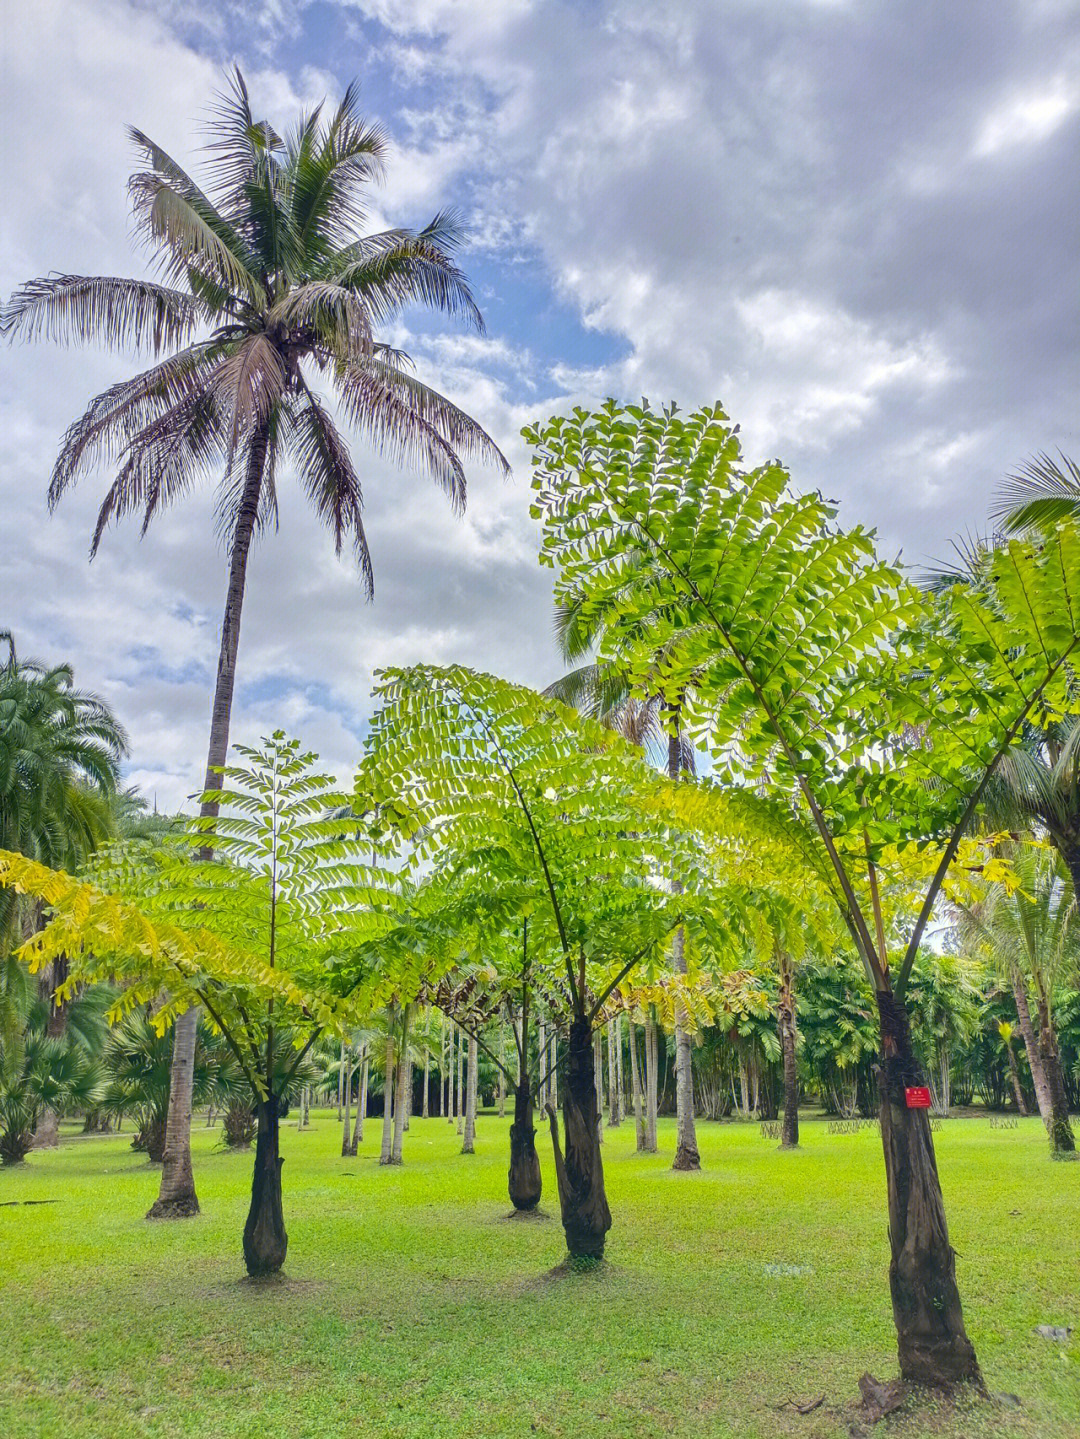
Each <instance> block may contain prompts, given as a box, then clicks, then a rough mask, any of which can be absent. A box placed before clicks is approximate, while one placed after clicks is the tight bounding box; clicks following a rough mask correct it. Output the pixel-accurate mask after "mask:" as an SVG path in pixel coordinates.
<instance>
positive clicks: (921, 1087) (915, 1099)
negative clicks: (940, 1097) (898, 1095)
mask: <svg viewBox="0 0 1080 1439" xmlns="http://www.w3.org/2000/svg"><path fill="white" fill-rule="evenodd" d="M904 1098H905V1099H906V1100H907V1107H908V1108H909V1109H929V1108H930V1091H929V1090H928V1089H927V1087H926V1085H925V1084H912V1085H909V1086H908V1088H907V1089H905V1090H904Z"/></svg>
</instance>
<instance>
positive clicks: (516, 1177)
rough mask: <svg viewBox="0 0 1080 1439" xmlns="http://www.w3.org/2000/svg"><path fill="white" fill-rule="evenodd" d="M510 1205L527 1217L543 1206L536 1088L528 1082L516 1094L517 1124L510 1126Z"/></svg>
mask: <svg viewBox="0 0 1080 1439" xmlns="http://www.w3.org/2000/svg"><path fill="white" fill-rule="evenodd" d="M507 1180H508V1187H509V1190H510V1202H511V1204H512V1205H513V1206H514V1208H515V1209H519V1210H521V1211H522V1212H523V1213H527V1212H528V1211H529V1210H530V1209H535V1208H536V1206H537V1205H538V1204H539V1203H540V1195H541V1194H542V1193H543V1187H544V1186H543V1179H542V1177H541V1174H540V1156H539V1155H538V1154H537V1152H536V1130H535V1128H534V1127H533V1101H532V1085H531V1084H529V1082H528V1080H526V1081H525V1082H524V1083H522V1084H519V1085H518V1086H517V1088H516V1089H515V1090H514V1122H513V1124H511V1126H510V1169H509V1171H508V1174H507Z"/></svg>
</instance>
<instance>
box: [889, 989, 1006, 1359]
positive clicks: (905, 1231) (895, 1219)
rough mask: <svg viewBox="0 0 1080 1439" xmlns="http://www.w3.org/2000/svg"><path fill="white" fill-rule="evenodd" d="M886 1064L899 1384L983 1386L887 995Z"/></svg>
mask: <svg viewBox="0 0 1080 1439" xmlns="http://www.w3.org/2000/svg"><path fill="white" fill-rule="evenodd" d="M877 1003H878V1014H879V1016H880V1019H881V1046H882V1059H881V1063H880V1065H879V1066H878V1071H877V1077H878V1088H879V1093H880V1099H881V1110H880V1113H881V1143H882V1148H883V1149H884V1152H885V1176H886V1182H887V1184H888V1191H889V1244H890V1247H891V1250H892V1259H891V1263H890V1265H889V1287H890V1289H891V1290H892V1305H893V1318H894V1320H895V1322H896V1334H897V1347H898V1352H899V1358H900V1373H901V1376H902V1378H904V1379H906V1380H909V1381H910V1382H911V1383H913V1384H924V1385H932V1386H938V1387H940V1386H943V1385H949V1384H956V1383H961V1382H968V1381H970V1382H973V1383H975V1384H978V1385H980V1386H981V1385H982V1375H981V1374H980V1372H979V1363H978V1360H977V1359H976V1357H975V1349H974V1346H973V1345H972V1343H971V1340H970V1339H969V1338H968V1336H967V1332H966V1330H965V1329H964V1315H963V1310H962V1308H961V1304H960V1292H959V1290H958V1289H957V1287H956V1256H955V1252H954V1250H953V1247H952V1245H951V1244H950V1243H949V1227H948V1223H947V1222H946V1219H945V1204H944V1201H943V1199H942V1195H941V1184H940V1181H939V1179H938V1172H937V1161H936V1159H935V1156H934V1141H933V1138H932V1137H931V1134H930V1122H929V1119H928V1117H927V1111H926V1110H925V1109H909V1108H908V1107H907V1102H906V1098H905V1094H904V1090H905V1088H906V1087H907V1086H908V1085H910V1084H913V1083H916V1082H917V1076H918V1066H917V1063H916V1060H915V1056H914V1054H913V1052H912V1048H911V1031H910V1027H909V1023H908V1016H907V1012H906V1010H905V1009H904V1007H903V1005H902V1004H900V1003H898V1002H897V1000H896V998H895V997H894V995H893V994H892V992H891V991H890V990H879V991H878V993H877Z"/></svg>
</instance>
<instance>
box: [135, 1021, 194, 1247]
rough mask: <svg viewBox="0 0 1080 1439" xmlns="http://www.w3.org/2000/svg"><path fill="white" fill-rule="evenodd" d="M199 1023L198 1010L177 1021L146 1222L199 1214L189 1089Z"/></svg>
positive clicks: (190, 1087) (190, 1088)
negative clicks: (156, 1183) (154, 1189)
mask: <svg viewBox="0 0 1080 1439" xmlns="http://www.w3.org/2000/svg"><path fill="white" fill-rule="evenodd" d="M198 1023H199V1011H198V1010H197V1009H189V1010H186V1011H185V1012H184V1013H183V1014H182V1015H181V1016H180V1018H179V1019H178V1020H177V1021H176V1025H175V1029H176V1033H175V1035H174V1036H173V1056H172V1070H171V1074H170V1079H169V1108H168V1112H167V1115H166V1119H165V1135H166V1138H165V1151H164V1154H163V1155H162V1171H161V1187H160V1189H159V1190H158V1197H157V1199H155V1200H154V1203H153V1204H152V1205H151V1207H150V1210H149V1212H148V1213H147V1216H146V1217H147V1219H181V1218H185V1217H186V1216H187V1215H190V1214H198V1212H199V1200H198V1197H197V1195H196V1193H195V1177H194V1175H193V1174H192V1171H191V1090H192V1081H193V1071H194V1068H195V1033H196V1030H197V1028H198Z"/></svg>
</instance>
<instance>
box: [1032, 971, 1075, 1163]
mask: <svg viewBox="0 0 1080 1439" xmlns="http://www.w3.org/2000/svg"><path fill="white" fill-rule="evenodd" d="M1035 1008H1036V1010H1037V1011H1038V1015H1039V1058H1040V1059H1041V1060H1042V1066H1043V1072H1044V1073H1045V1075H1046V1083H1047V1087H1048V1089H1049V1090H1050V1123H1049V1125H1048V1126H1047V1128H1048V1129H1049V1133H1050V1147H1051V1149H1052V1150H1053V1152H1054V1153H1055V1154H1073V1153H1075V1151H1076V1137H1075V1136H1074V1134H1073V1130H1072V1125H1071V1124H1070V1122H1069V1096H1068V1095H1067V1094H1066V1092H1065V1076H1064V1075H1063V1074H1062V1072H1061V1055H1060V1053H1059V1051H1058V1045H1057V1036H1056V1035H1055V1033H1054V1021H1053V1019H1052V1017H1051V1014H1050V999H1049V996H1048V994H1047V992H1046V989H1045V987H1044V986H1043V984H1042V982H1041V980H1040V979H1039V977H1038V976H1036V979H1035Z"/></svg>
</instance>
